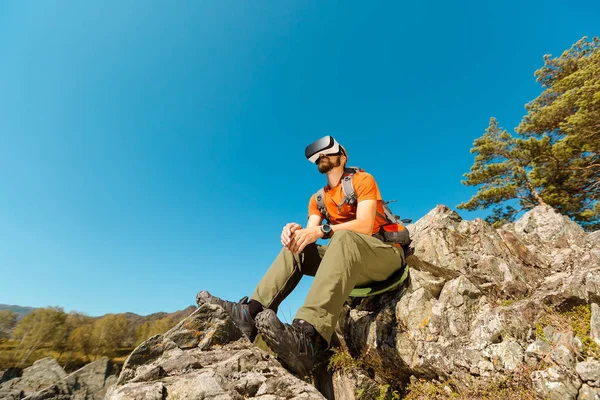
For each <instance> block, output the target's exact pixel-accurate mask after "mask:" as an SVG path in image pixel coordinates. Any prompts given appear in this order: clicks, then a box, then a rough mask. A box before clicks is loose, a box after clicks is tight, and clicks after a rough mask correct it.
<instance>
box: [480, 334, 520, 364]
mask: <svg viewBox="0 0 600 400" xmlns="http://www.w3.org/2000/svg"><path fill="white" fill-rule="evenodd" d="M484 354H485V355H487V356H488V357H489V358H490V360H491V361H492V363H493V364H494V365H498V366H499V367H500V368H501V369H504V370H506V371H513V370H515V369H516V368H517V367H519V366H520V365H521V364H522V363H523V356H524V352H523V348H522V347H521V346H520V345H519V343H517V342H516V341H515V340H514V339H508V340H505V341H503V342H502V343H498V344H492V345H490V346H489V347H488V349H487V351H484Z"/></svg>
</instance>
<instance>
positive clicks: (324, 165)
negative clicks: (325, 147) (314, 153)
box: [317, 156, 342, 174]
mask: <svg viewBox="0 0 600 400" xmlns="http://www.w3.org/2000/svg"><path fill="white" fill-rule="evenodd" d="M340 165H342V164H341V157H340V156H337V157H336V158H335V160H334V161H333V162H331V158H330V157H321V158H319V163H318V164H317V166H318V168H319V172H320V173H322V174H326V173H328V172H329V171H331V170H332V169H334V168H335V167H339V166H340Z"/></svg>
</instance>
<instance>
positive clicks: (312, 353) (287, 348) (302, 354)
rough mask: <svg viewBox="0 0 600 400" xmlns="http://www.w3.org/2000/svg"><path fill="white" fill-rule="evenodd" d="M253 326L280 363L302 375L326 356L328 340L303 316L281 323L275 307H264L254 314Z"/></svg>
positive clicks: (307, 372)
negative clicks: (254, 324) (290, 323)
mask: <svg viewBox="0 0 600 400" xmlns="http://www.w3.org/2000/svg"><path fill="white" fill-rule="evenodd" d="M256 327H257V329H258V332H259V333H260V335H261V337H262V338H263V339H264V341H265V342H266V343H267V345H268V346H269V348H271V350H273V351H274V352H275V353H276V354H277V356H278V358H279V359H280V360H281V362H282V364H284V366H285V367H286V368H287V369H288V370H289V371H290V372H292V373H294V374H296V375H298V376H300V377H302V378H303V377H306V376H310V375H311V372H312V370H313V368H314V367H315V366H316V365H317V363H318V362H320V361H322V360H323V359H325V354H326V353H325V350H326V349H327V342H326V341H325V339H323V337H322V336H321V335H319V333H318V332H317V330H316V329H315V328H314V327H313V326H312V325H311V324H309V323H308V322H306V321H304V320H296V319H295V320H294V321H293V322H292V325H289V324H284V323H282V322H281V321H279V319H278V318H277V314H276V313H275V311H273V310H271V309H266V310H264V311H262V312H261V313H259V314H258V315H257V316H256Z"/></svg>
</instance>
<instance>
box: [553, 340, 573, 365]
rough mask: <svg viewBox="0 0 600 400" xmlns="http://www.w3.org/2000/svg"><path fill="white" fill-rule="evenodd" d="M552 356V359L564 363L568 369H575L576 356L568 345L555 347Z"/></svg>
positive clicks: (558, 363)
mask: <svg viewBox="0 0 600 400" xmlns="http://www.w3.org/2000/svg"><path fill="white" fill-rule="evenodd" d="M550 356H551V357H552V361H554V362H555V363H556V364H557V365H562V366H563V367H566V368H568V369H573V367H574V366H575V356H574V355H573V352H572V351H571V350H569V349H568V348H567V346H565V345H563V344H561V345H559V346H557V347H555V348H554V349H553V350H552V353H550Z"/></svg>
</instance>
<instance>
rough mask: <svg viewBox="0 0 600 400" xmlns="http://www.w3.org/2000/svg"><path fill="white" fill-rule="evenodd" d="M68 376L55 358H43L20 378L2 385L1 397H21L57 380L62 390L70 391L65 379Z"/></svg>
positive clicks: (24, 371)
mask: <svg viewBox="0 0 600 400" xmlns="http://www.w3.org/2000/svg"><path fill="white" fill-rule="evenodd" d="M66 376H67V374H66V372H65V371H64V370H63V369H62V367H61V366H60V365H59V364H58V362H56V360H55V359H54V358H51V357H46V358H42V359H40V360H37V361H35V362H34V363H33V365H32V366H30V367H28V368H25V369H24V370H23V375H22V376H21V377H20V378H14V379H12V380H9V381H7V382H4V383H3V384H2V385H0V398H17V399H20V398H23V397H27V396H30V395H33V394H35V393H37V392H38V391H40V390H42V389H44V388H46V387H48V386H51V385H53V384H55V383H57V382H59V383H57V386H58V387H59V388H60V390H61V391H62V392H68V390H69V389H68V387H67V385H66V383H65V382H64V380H63V379H64V378H65V377H66Z"/></svg>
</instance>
